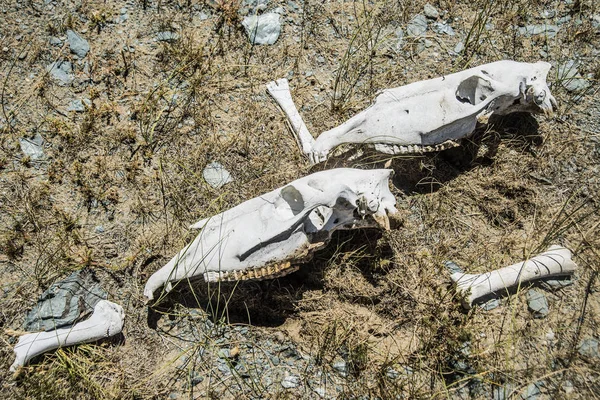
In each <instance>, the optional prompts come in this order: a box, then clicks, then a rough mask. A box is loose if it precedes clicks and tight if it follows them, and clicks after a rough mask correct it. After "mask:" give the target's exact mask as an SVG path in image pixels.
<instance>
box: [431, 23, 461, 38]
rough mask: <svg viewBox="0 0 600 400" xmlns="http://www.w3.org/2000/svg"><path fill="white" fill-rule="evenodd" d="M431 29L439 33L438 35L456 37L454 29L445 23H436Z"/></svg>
mask: <svg viewBox="0 0 600 400" xmlns="http://www.w3.org/2000/svg"><path fill="white" fill-rule="evenodd" d="M431 29H432V30H433V31H434V32H435V33H437V34H440V35H441V34H443V33H445V34H446V35H448V36H454V35H455V34H456V33H454V29H452V27H451V26H450V25H448V24H445V23H443V22H434V23H433V25H432V26H431Z"/></svg>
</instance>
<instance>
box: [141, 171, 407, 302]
mask: <svg viewBox="0 0 600 400" xmlns="http://www.w3.org/2000/svg"><path fill="white" fill-rule="evenodd" d="M392 172H393V171H392V170H389V169H374V170H359V169H351V168H338V169H332V170H327V171H321V172H316V173H314V174H311V175H308V176H306V177H303V178H300V179H297V180H295V181H293V182H291V183H289V184H288V185H285V186H283V187H281V188H279V189H275V190H273V191H271V192H269V193H266V194H264V195H261V196H258V197H255V198H253V199H250V200H248V201H246V202H244V203H241V204H240V205H238V206H236V207H234V208H232V209H229V210H227V211H225V212H223V213H221V214H218V215H215V216H213V217H210V218H207V219H203V220H201V221H199V222H197V223H195V224H194V225H192V226H191V228H195V229H201V231H200V234H199V235H198V236H197V237H196V238H195V239H194V241H193V242H192V243H190V244H189V245H188V246H186V247H185V248H184V249H183V250H181V251H180V252H179V254H177V255H176V256H175V257H173V259H172V260H171V261H170V262H169V263H167V264H166V265H165V266H164V267H162V268H161V269H159V270H158V271H157V272H156V273H154V274H153V275H152V276H151V277H150V279H148V282H147V283H146V287H145V288H144V295H145V296H146V297H147V299H148V300H152V299H153V298H154V293H155V292H156V291H157V290H158V289H159V288H161V287H164V289H165V291H166V292H169V291H170V290H172V286H173V283H176V282H179V281H181V280H184V279H189V278H194V277H200V276H202V277H204V280H205V281H207V282H216V281H235V280H245V279H267V278H275V277H279V276H283V275H287V274H288V273H291V272H294V271H296V270H297V269H298V267H297V264H298V263H302V262H304V261H307V260H308V259H309V258H310V256H311V255H312V253H313V252H314V251H315V250H317V249H319V248H321V247H323V246H324V245H325V244H326V243H327V242H328V241H329V239H330V237H331V234H332V232H333V231H335V230H337V229H353V228H366V227H377V226H381V227H383V228H385V229H389V219H388V214H392V213H395V212H396V208H395V204H396V199H395V198H394V196H393V195H392V193H391V192H390V189H389V178H390V175H391V174H392Z"/></svg>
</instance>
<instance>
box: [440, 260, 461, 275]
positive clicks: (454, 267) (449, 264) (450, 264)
mask: <svg viewBox="0 0 600 400" xmlns="http://www.w3.org/2000/svg"><path fill="white" fill-rule="evenodd" d="M444 266H445V267H446V270H447V271H448V272H449V273H450V274H455V273H459V274H464V273H465V271H464V270H463V269H462V268H461V267H459V266H458V264H456V263H455V262H454V261H444Z"/></svg>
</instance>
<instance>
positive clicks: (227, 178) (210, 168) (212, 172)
mask: <svg viewBox="0 0 600 400" xmlns="http://www.w3.org/2000/svg"><path fill="white" fill-rule="evenodd" d="M202 176H203V177H204V180H205V181H206V183H208V184H209V185H210V186H212V187H213V188H215V189H218V188H220V187H221V186H223V185H225V184H227V183H229V182H232V181H233V178H232V177H231V174H230V173H229V171H227V170H226V169H225V167H224V166H222V165H221V164H219V163H218V162H211V163H210V164H208V165H207V166H206V168H204V171H202Z"/></svg>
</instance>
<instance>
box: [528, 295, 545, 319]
mask: <svg viewBox="0 0 600 400" xmlns="http://www.w3.org/2000/svg"><path fill="white" fill-rule="evenodd" d="M527 307H528V308H529V311H531V312H532V313H533V317H534V318H545V317H546V316H547V315H548V312H549V310H548V300H547V299H546V296H544V294H543V293H541V292H539V291H537V290H535V289H530V290H528V291H527Z"/></svg>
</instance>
